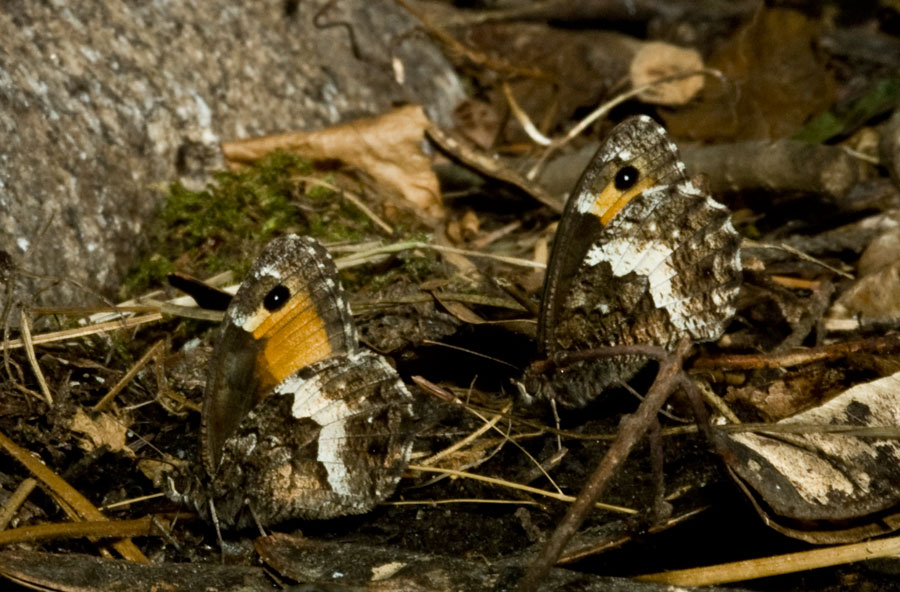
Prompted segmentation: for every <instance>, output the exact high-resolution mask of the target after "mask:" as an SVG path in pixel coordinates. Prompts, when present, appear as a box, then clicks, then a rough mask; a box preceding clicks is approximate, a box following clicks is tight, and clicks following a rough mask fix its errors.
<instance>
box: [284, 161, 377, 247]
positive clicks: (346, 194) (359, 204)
mask: <svg viewBox="0 0 900 592" xmlns="http://www.w3.org/2000/svg"><path fill="white" fill-rule="evenodd" d="M294 178H295V179H296V180H298V181H304V182H306V183H313V184H315V185H319V186H321V187H324V188H326V189H330V190H331V191H334V192H335V193H337V194H338V195H340V196H341V197H343V198H344V199H346V200H347V201H349V202H350V203H352V204H353V205H354V206H356V208H357V209H358V210H359V211H360V212H362V213H363V214H365V215H366V217H367V218H368V219H369V220H371V221H372V222H373V223H374V224H375V225H376V226H378V227H379V228H381V229H382V230H383V231H385V232H386V233H387V234H388V235H390V236H394V229H393V228H392V227H391V225H390V224H388V223H387V222H385V221H384V220H382V219H381V218H379V217H378V215H377V214H376V213H375V212H373V211H372V210H371V209H370V208H369V206H367V205H366V204H365V203H363V201H362V200H361V199H360V198H359V197H357V196H356V195H355V194H353V193H352V192H350V191H347V190H346V189H341V188H340V187H337V186H336V185H332V184H331V183H329V182H328V181H323V180H322V179H316V178H315V177H307V176H303V175H300V176H297V177H294Z"/></svg>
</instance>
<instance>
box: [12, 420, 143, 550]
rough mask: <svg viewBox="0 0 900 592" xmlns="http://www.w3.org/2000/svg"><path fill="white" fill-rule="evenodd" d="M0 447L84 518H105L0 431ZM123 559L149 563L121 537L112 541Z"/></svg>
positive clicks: (132, 544)
mask: <svg viewBox="0 0 900 592" xmlns="http://www.w3.org/2000/svg"><path fill="white" fill-rule="evenodd" d="M0 447H3V448H4V449H5V450H6V451H7V452H8V453H9V454H10V456H12V457H13V458H15V459H16V460H17V461H19V462H20V463H22V464H23V465H25V468H27V469H28V470H29V471H30V472H31V474H32V475H34V476H35V477H36V478H37V479H38V480H39V481H41V482H42V483H43V484H44V485H45V486H46V487H47V488H48V489H49V490H50V491H51V492H52V493H53V494H54V495H56V496H58V497H59V498H60V499H62V500H63V501H64V502H65V503H66V504H68V505H69V506H71V507H72V508H74V510H75V512H77V513H78V515H79V516H81V517H82V518H84V519H87V520H91V521H100V520H107V518H106V516H104V515H103V513H102V512H101V511H100V510H98V509H97V508H96V507H94V505H93V504H92V503H91V502H90V501H89V500H88V499H87V498H86V497H84V496H83V495H81V493H79V492H78V491H77V490H75V489H74V488H73V487H72V486H71V485H69V484H68V483H66V481H65V479H63V478H62V477H60V476H59V475H57V474H56V473H54V472H53V471H51V470H50V468H49V467H47V465H45V464H44V463H42V462H41V461H40V460H38V459H37V458H35V457H34V456H33V455H32V454H31V453H30V452H28V451H27V450H25V449H24V448H22V447H21V446H19V445H18V444H16V443H15V442H13V441H12V440H10V439H9V438H8V437H7V436H6V435H5V434H2V433H0ZM113 547H115V549H116V551H118V552H119V553H120V554H121V555H122V557H124V558H125V559H130V560H131V561H137V562H139V563H149V560H148V559H147V558H146V557H145V556H144V554H143V553H142V552H141V550H140V549H138V548H137V546H136V545H135V544H134V543H133V542H131V540H129V539H122V540H119V541H116V542H115V543H113Z"/></svg>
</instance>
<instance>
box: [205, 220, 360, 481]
mask: <svg viewBox="0 0 900 592" xmlns="http://www.w3.org/2000/svg"><path fill="white" fill-rule="evenodd" d="M356 348H357V338H356V330H355V328H354V325H353V319H352V317H351V315H350V308H349V306H348V304H347V300H346V298H345V297H344V294H343V290H342V288H341V285H340V283H339V282H338V281H337V270H336V268H335V266H334V262H333V261H332V259H331V256H330V255H329V254H328V252H327V251H326V250H325V249H324V248H323V247H322V246H321V245H319V243H318V242H317V241H315V240H313V239H309V238H305V237H299V236H294V235H290V236H285V237H281V238H278V239H275V240H273V241H271V242H270V243H269V244H268V245H267V246H266V248H265V249H264V250H263V252H262V254H261V255H260V256H259V257H258V259H257V260H256V262H255V263H254V264H253V267H252V268H251V270H250V273H249V276H248V278H247V280H246V281H244V283H243V284H242V285H241V287H240V288H239V289H238V292H237V294H236V295H235V297H234V299H233V300H232V302H231V305H230V306H229V307H228V310H227V311H226V312H225V321H224V323H223V326H222V329H221V333H220V338H219V341H218V343H217V344H216V350H215V354H214V356H213V359H212V362H211V364H210V369H209V377H208V380H207V389H206V393H205V396H204V404H203V425H202V432H203V444H204V446H203V448H204V460H205V463H206V467H207V470H208V471H210V472H211V473H212V472H214V471H215V470H216V468H217V466H218V463H219V460H220V458H221V451H222V443H223V442H224V440H225V439H226V438H227V437H228V436H229V435H230V434H231V433H232V432H233V431H234V430H235V428H236V427H237V425H238V423H239V422H240V421H241V419H242V418H243V417H244V415H246V413H247V412H248V411H249V410H250V409H251V408H252V407H253V406H254V405H256V404H257V403H258V402H259V401H260V400H261V399H262V398H263V397H264V396H266V394H268V393H269V392H271V391H272V389H273V388H274V387H275V386H276V385H277V384H279V383H280V382H282V381H283V380H284V379H285V378H287V377H288V376H290V375H292V374H293V373H295V372H296V371H298V370H300V369H301V368H304V367H307V366H310V365H312V364H314V363H316V362H318V361H320V360H324V359H327V358H329V357H332V356H336V355H341V354H346V353H352V352H354V351H356Z"/></svg>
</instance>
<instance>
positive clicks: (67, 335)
mask: <svg viewBox="0 0 900 592" xmlns="http://www.w3.org/2000/svg"><path fill="white" fill-rule="evenodd" d="M162 318H163V316H162V314H160V313H152V314H148V315H143V316H139V317H132V318H130V319H124V320H121V321H110V322H108V323H99V324H97V325H89V326H87V327H77V328H75V329H66V330H64V331H52V332H50V333H40V334H38V335H35V336H33V337H32V339H31V343H33V344H35V345H38V344H41V343H53V342H56V341H65V340H66V339H75V338H78V337H87V336H88V335H96V334H97V333H106V332H107V331H116V330H118V329H130V328H132V327H137V326H138V325H143V324H146V323H154V322H156V321H159V320H161V319H162ZM24 345H25V342H24V341H22V339H9V340H6V341H4V342H3V343H0V348H2V349H3V350H11V349H18V348H20V347H23V346H24Z"/></svg>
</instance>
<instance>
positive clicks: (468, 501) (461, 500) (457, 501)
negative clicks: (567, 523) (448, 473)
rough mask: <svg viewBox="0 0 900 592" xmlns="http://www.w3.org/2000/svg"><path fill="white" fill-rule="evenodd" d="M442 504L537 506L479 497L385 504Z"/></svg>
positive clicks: (529, 503)
mask: <svg viewBox="0 0 900 592" xmlns="http://www.w3.org/2000/svg"><path fill="white" fill-rule="evenodd" d="M442 504H497V505H507V506H537V505H538V503H537V502H536V501H534V500H522V499H510V500H498V499H482V498H477V497H457V498H452V499H439V500H406V501H393V502H385V505H386V506H439V505H442Z"/></svg>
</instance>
